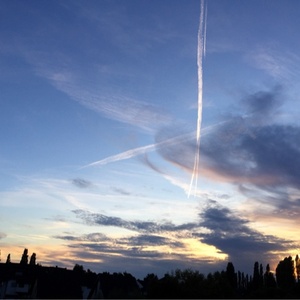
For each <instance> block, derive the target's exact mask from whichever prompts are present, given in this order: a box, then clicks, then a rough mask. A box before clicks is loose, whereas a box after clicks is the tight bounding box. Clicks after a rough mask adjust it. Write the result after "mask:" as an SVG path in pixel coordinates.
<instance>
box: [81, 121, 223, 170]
mask: <svg viewBox="0 0 300 300" xmlns="http://www.w3.org/2000/svg"><path fill="white" fill-rule="evenodd" d="M225 122H228V121H222V122H219V123H216V124H213V125H210V126H207V127H205V128H202V136H203V135H205V134H208V133H209V132H211V131H212V130H214V129H215V128H216V127H218V126H220V125H222V124H223V123H225ZM195 133H196V132H195V131H193V132H190V133H186V134H182V135H178V136H175V137H172V138H169V139H167V140H165V141H162V142H159V143H154V144H149V145H146V146H142V147H137V148H133V149H129V150H127V151H124V152H121V153H118V154H116V155H111V156H109V157H106V158H103V159H101V160H97V161H95V162H92V163H90V164H88V165H85V166H83V167H81V168H80V169H85V168H88V167H95V166H104V165H106V164H109V163H113V162H117V161H121V160H125V159H129V158H132V157H135V156H138V155H141V154H144V153H147V152H152V151H155V150H156V149H157V148H159V147H163V146H170V145H174V144H179V143H182V142H184V141H185V140H191V139H192V138H193V137H194V136H195Z"/></svg>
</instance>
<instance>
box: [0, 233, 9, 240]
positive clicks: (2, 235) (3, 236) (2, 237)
mask: <svg viewBox="0 0 300 300" xmlns="http://www.w3.org/2000/svg"><path fill="white" fill-rule="evenodd" d="M6 237H7V235H6V234H5V233H4V232H0V240H1V239H4V238H6Z"/></svg>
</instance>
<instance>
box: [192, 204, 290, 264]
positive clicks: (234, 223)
mask: <svg viewBox="0 0 300 300" xmlns="http://www.w3.org/2000/svg"><path fill="white" fill-rule="evenodd" d="M200 217H201V219H202V221H201V223H200V225H201V226H203V227H205V228H206V229H208V230H209V233H196V234H195V236H198V237H200V238H201V241H203V242H204V243H207V244H209V245H213V246H215V247H216V248H218V249H220V250H221V251H222V252H224V253H226V254H228V256H229V259H231V260H233V261H236V262H238V263H242V264H245V262H246V264H247V263H249V261H250V262H251V263H253V262H254V261H256V260H258V259H260V260H266V259H272V256H276V255H277V254H276V253H278V252H282V253H284V252H286V251H287V250H289V249H290V248H291V246H292V245H293V242H292V241H289V240H285V239H280V238H277V237H275V236H272V235H263V234H262V233H260V232H258V231H257V230H254V229H252V228H251V224H250V222H249V221H248V220H247V219H245V218H241V217H239V216H237V215H236V214H234V213H233V212H232V211H231V210H229V209H228V208H225V207H221V206H219V205H209V206H208V207H207V208H206V209H205V210H204V211H203V212H201V213H200Z"/></svg>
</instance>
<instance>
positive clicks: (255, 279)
mask: <svg viewBox="0 0 300 300" xmlns="http://www.w3.org/2000/svg"><path fill="white" fill-rule="evenodd" d="M258 266H259V264H258V261H256V262H255V263H254V270H253V279H252V287H253V289H255V290H256V289H258V288H259V283H260V274H259V267H258Z"/></svg>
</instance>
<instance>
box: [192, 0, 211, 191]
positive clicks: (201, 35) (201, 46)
mask: <svg viewBox="0 0 300 300" xmlns="http://www.w3.org/2000/svg"><path fill="white" fill-rule="evenodd" d="M204 6H205V5H204V0H201V7H200V9H201V12H200V21H199V29H198V48H197V66H198V117H197V131H196V153H195V160H194V169H193V173H192V178H191V183H190V188H189V193H188V197H190V194H191V190H192V186H193V183H194V179H195V195H196V191H197V185H198V173H199V156H200V138H201V123H202V98H203V66H202V63H203V57H204V56H205V47H206V15H207V11H206V8H205V7H204Z"/></svg>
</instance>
